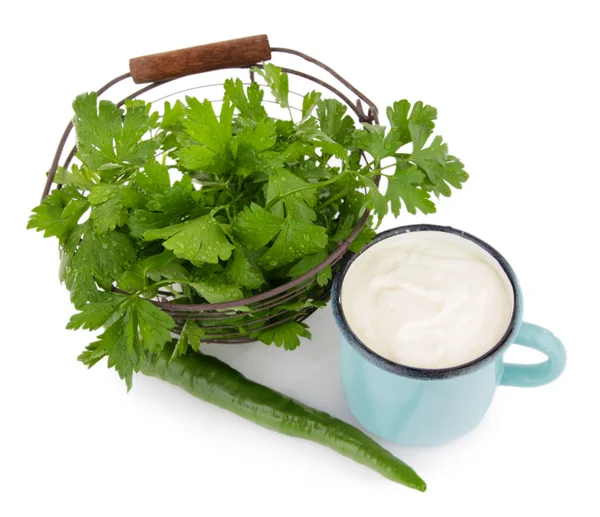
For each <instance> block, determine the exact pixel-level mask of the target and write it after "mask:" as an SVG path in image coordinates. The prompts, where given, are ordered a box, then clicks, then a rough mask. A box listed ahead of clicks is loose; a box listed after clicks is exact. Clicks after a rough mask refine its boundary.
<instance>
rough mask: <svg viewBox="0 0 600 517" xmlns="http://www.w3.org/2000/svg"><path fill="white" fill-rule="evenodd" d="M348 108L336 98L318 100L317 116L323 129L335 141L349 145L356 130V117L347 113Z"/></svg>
mask: <svg viewBox="0 0 600 517" xmlns="http://www.w3.org/2000/svg"><path fill="white" fill-rule="evenodd" d="M346 111H347V108H346V106H345V105H344V104H342V103H341V102H340V101H338V100H336V99H324V100H319V101H318V102H317V117H318V119H319V124H320V126H321V130H322V131H323V132H324V133H325V134H326V135H328V136H329V137H330V138H332V139H333V140H334V141H336V142H338V143H340V144H342V145H348V144H349V143H350V141H351V139H352V133H353V132H354V119H353V118H352V117H351V116H350V115H346Z"/></svg>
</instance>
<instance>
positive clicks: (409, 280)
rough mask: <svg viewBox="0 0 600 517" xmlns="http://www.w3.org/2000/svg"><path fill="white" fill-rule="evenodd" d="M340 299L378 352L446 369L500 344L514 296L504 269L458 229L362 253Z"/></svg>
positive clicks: (400, 238) (408, 237) (419, 234)
mask: <svg viewBox="0 0 600 517" xmlns="http://www.w3.org/2000/svg"><path fill="white" fill-rule="evenodd" d="M341 302H342V310H343V312H344V315H345V318H346V321H347V322H348V325H349V326H350V328H351V329H352V330H353V331H354V333H355V334H356V335H357V336H358V338H359V339H360V340H361V341H362V342H363V343H364V344H365V345H366V346H367V347H369V348H370V349H371V350H373V351H374V352H376V353H377V354H379V355H381V356H383V357H386V358H387V359H389V360H391V361H393V362H396V363H400V364H403V365H405V366H413V367H418V368H449V367H452V366H458V365H461V364H464V363H467V362H469V361H472V360H474V359H477V358H478V357H480V356H482V355H483V354H485V353H486V352H487V351H488V350H490V349H491V348H492V347H493V346H494V345H496V344H497V343H498V342H499V341H500V339H501V338H502V336H503V335H504V333H505V332H506V329H507V328H508V326H509V324H510V319H511V315H512V311H513V305H514V297H513V290H512V286H511V284H510V281H509V279H508V277H507V275H506V273H504V271H503V269H502V267H501V266H500V264H499V263H498V261H497V260H496V259H495V258H494V257H492V256H491V255H490V254H489V253H488V252H486V251H485V250H484V249H483V248H481V247H480V246H478V245H477V244H475V243H474V242H472V241H470V240H468V239H466V238H463V237H460V236H459V235H456V234H452V233H446V232H438V231H416V232H410V233H402V234H398V235H395V236H392V237H389V238H387V239H384V240H382V241H380V242H378V243H376V244H374V245H373V246H372V247H370V248H369V249H367V250H366V251H365V252H363V253H362V254H361V255H359V256H358V257H357V258H356V260H355V261H354V262H353V263H352V264H351V266H350V267H349V269H348V271H347V273H346V276H345V278H344V281H343V284H342V292H341Z"/></svg>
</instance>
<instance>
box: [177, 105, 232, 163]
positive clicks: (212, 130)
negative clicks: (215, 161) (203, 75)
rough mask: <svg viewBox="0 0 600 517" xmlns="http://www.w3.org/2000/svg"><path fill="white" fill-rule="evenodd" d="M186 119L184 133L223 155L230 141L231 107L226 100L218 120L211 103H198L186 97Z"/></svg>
mask: <svg viewBox="0 0 600 517" xmlns="http://www.w3.org/2000/svg"><path fill="white" fill-rule="evenodd" d="M186 101H187V104H188V109H187V117H186V119H185V121H184V122H183V126H184V127H185V131H186V133H187V134H188V135H189V136H190V137H192V138H193V139H194V140H196V141H197V142H199V143H200V144H202V145H203V146H205V147H206V148H208V149H210V150H211V151H213V153H216V154H223V153H224V152H225V151H226V149H227V144H228V143H229V141H230V140H231V120H232V115H233V105H232V104H231V102H230V101H229V100H228V99H225V101H224V102H223V104H222V107H221V115H220V117H219V119H217V116H216V115H215V112H214V110H213V105H212V103H211V102H210V101H209V100H208V99H206V100H204V102H200V101H199V100H198V99H196V98H194V97H186Z"/></svg>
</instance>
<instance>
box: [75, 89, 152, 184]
mask: <svg viewBox="0 0 600 517" xmlns="http://www.w3.org/2000/svg"><path fill="white" fill-rule="evenodd" d="M97 101H98V95H97V94H96V93H95V92H91V93H84V94H82V95H79V96H78V97H77V98H76V99H75V101H74V102H73V110H74V111H75V117H74V119H73V125H74V126H75V131H76V133H77V154H78V156H79V157H80V158H81V160H82V161H83V163H85V165H86V166H88V167H89V168H90V169H92V170H94V171H99V173H100V176H101V177H102V178H103V179H105V180H113V179H114V178H115V177H116V176H118V175H119V174H120V173H122V172H123V169H124V168H126V167H127V166H128V165H132V166H140V165H142V164H144V163H145V162H146V161H147V160H148V158H150V157H151V156H152V155H153V154H154V152H155V151H156V149H157V148H158V145H157V143H156V141H154V140H153V139H152V138H149V139H147V140H142V137H143V136H144V135H145V134H146V133H147V132H148V131H149V129H150V116H149V111H150V105H149V104H146V103H144V102H143V101H129V102H128V103H127V104H126V106H127V110H126V111H125V112H124V111H123V110H122V109H120V108H117V106H116V105H115V104H113V103H112V102H110V101H105V100H102V101H100V102H99V103H98V102H97Z"/></svg>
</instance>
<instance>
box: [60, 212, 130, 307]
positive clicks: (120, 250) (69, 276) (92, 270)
mask: <svg viewBox="0 0 600 517" xmlns="http://www.w3.org/2000/svg"><path fill="white" fill-rule="evenodd" d="M75 235H76V237H75V239H74V240H77V241H78V240H79V235H77V234H75ZM65 251H66V257H64V258H63V261H64V272H63V275H64V277H63V278H64V281H65V285H66V287H67V289H68V290H69V291H71V301H72V302H73V304H74V305H75V307H76V308H79V307H81V306H83V305H84V304H85V302H87V301H90V300H95V299H96V298H97V287H96V284H97V285H98V286H100V287H101V288H102V289H104V290H105V291H110V289H111V287H112V283H113V282H114V281H116V280H117V279H118V278H119V276H121V274H122V273H123V271H125V269H127V267H128V266H129V264H131V263H132V262H133V261H134V260H135V257H136V251H135V248H134V247H133V244H132V242H131V240H130V239H129V238H128V237H127V236H126V235H125V234H123V233H120V232H116V231H115V232H111V233H109V234H97V233H96V232H95V231H94V229H93V227H92V226H91V225H90V224H89V222H86V223H85V224H84V225H83V235H82V237H81V241H80V242H79V244H78V246H77V247H76V249H65Z"/></svg>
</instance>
